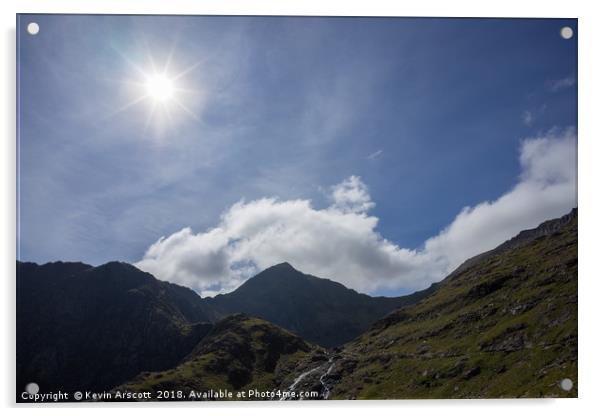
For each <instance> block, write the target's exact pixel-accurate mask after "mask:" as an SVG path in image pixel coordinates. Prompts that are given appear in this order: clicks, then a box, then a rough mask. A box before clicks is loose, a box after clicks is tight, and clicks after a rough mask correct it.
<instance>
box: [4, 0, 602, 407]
mask: <svg viewBox="0 0 602 416" xmlns="http://www.w3.org/2000/svg"><path fill="white" fill-rule="evenodd" d="M0 8H1V13H0V19H1V21H2V29H3V31H2V35H3V40H2V48H3V51H2V58H3V59H2V65H1V71H2V74H1V78H0V79H1V81H2V89H1V91H3V94H4V97H3V99H2V100H1V101H0V106H1V108H2V111H1V112H0V114H1V116H2V126H3V127H4V129H5V130H4V133H5V134H4V137H3V141H2V149H1V151H0V155H1V158H2V159H1V161H0V166H1V168H0V169H1V171H2V180H1V181H0V192H1V195H2V204H1V208H0V209H1V210H2V215H1V216H0V219H1V221H2V222H1V226H0V230H2V237H3V238H2V239H1V240H0V241H1V242H0V244H1V247H0V255H1V256H2V262H1V263H2V265H3V266H4V267H3V269H2V270H3V273H2V283H3V287H2V289H3V290H2V292H1V293H2V295H3V299H2V302H0V303H1V304H2V310H3V314H2V315H3V319H2V330H3V331H2V332H3V337H2V342H0V348H1V350H2V354H1V355H0V356H1V358H2V366H1V367H0V368H2V370H3V371H2V373H3V374H2V376H1V377H0V397H2V405H3V406H5V407H9V409H8V411H9V412H10V413H12V412H13V411H16V410H17V408H15V406H14V405H11V403H12V399H13V397H14V386H13V382H14V371H15V370H14V352H15V347H14V293H15V292H14V288H15V285H14V269H15V151H16V149H15V81H14V80H15V57H14V56H15V31H14V30H15V14H16V13H41V12H48V13H119V14H238V15H241V14H245V15H263V14H272V15H273V14H276V15H278V14H281V15H282V14H285V15H363V16H389V15H393V16H395V15H397V16H447V17H485V16H486V17H572V18H579V29H578V30H579V36H578V39H579V76H578V79H579V223H580V227H579V263H580V265H579V266H580V267H579V329H580V331H579V396H580V398H579V399H572V400H571V399H567V400H477V401H474V400H472V401H466V400H457V401H448V400H444V401H432V400H427V401H388V402H373V401H370V402H369V401H363V402H332V403H316V402H305V403H296V404H291V403H286V404H282V403H268V404H265V403H235V404H228V403H204V404H192V405H191V404H184V403H176V404H163V403H154V404H142V405H136V404H131V405H120V404H110V405H108V406H105V407H98V406H93V405H88V406H85V407H86V409H85V411H86V412H91V413H95V414H104V413H106V411H107V410H108V409H110V411H111V413H113V412H115V413H117V414H128V413H130V412H132V411H143V412H144V413H149V414H164V413H166V412H168V411H169V410H168V409H174V408H175V409H177V412H181V411H185V412H191V413H192V412H194V413H195V414H198V413H199V412H210V413H211V414H214V413H233V412H236V413H240V412H241V411H244V412H245V413H248V414H250V415H255V414H256V415H265V414H266V413H270V414H272V413H273V414H282V413H286V414H303V415H307V414H308V413H312V414H313V413H316V412H318V413H326V414H331V413H332V412H337V413H338V412H344V413H345V414H365V413H366V412H367V411H371V410H376V411H378V412H379V413H382V414H396V415H399V414H400V413H408V414H417V413H420V414H421V416H422V414H425V413H426V414H431V413H433V414H442V413H444V414H445V415H446V416H447V415H462V416H467V415H471V414H476V415H479V416H482V415H483V414H484V412H486V413H487V415H488V416H489V415H498V414H499V415H504V416H506V415H507V414H508V413H519V414H520V413H525V412H536V413H540V412H541V413H544V412H545V414H546V415H563V416H566V415H567V413H569V412H571V413H573V414H576V413H575V412H578V413H579V414H591V413H594V411H595V410H594V409H596V410H599V408H600V407H601V406H600V400H599V399H598V397H599V394H598V391H597V389H598V388H599V386H601V383H600V379H601V375H602V374H601V372H600V370H601V368H600V358H599V356H600V355H601V354H602V352H601V351H600V346H601V342H600V341H601V336H600V334H599V332H598V331H599V329H600V324H599V319H598V317H599V316H600V309H599V308H597V307H596V306H597V305H598V304H599V303H600V298H601V297H602V285H601V284H600V279H601V278H602V276H601V275H600V273H599V268H600V266H599V261H597V260H599V258H598V257H599V254H598V251H599V247H601V244H600V242H599V241H600V238H602V232H601V231H602V230H601V227H600V224H601V221H600V217H601V216H602V206H601V205H602V204H601V197H600V195H601V194H602V193H601V192H600V189H602V186H601V185H600V182H601V181H600V179H602V174H601V172H600V165H602V160H601V159H602V149H601V145H600V143H601V140H602V134H600V133H601V131H600V128H599V124H598V123H597V117H599V113H600V111H601V109H602V106H601V104H600V97H602V94H601V93H602V89H601V85H600V74H602V65H601V57H600V56H601V54H600V53H599V52H598V51H599V50H600V49H599V48H600V45H599V43H600V40H602V19H601V14H600V12H599V11H598V10H596V8H595V2H593V1H582V2H578V1H577V0H571V1H569V0H566V1H556V0H553V1H546V2H526V1H524V0H505V1H498V2H496V3H495V4H493V3H492V2H487V1H468V0H454V1H445V0H441V1H434V0H430V1H425V0H423V1H413V2H402V1H397V2H394V1H381V0H369V1H352V0H346V1H345V0H340V1H327V0H306V1H282V0H280V1H278V0H273V1H267V0H257V1H251V0H238V1H234V0H232V1H231V0H220V1H212V2H209V1H202V0H196V1H195V0H169V1H161V0H130V1H123V0H85V1H81V0H54V1H52V2H50V1H30V0H22V1H3V2H0ZM81 407H82V405H79V406H78V405H60V406H56V405H49V406H46V407H43V408H42V409H44V411H47V412H48V413H51V414H59V415H63V414H75V413H78V414H79V413H81V411H82V409H81ZM34 408H35V407H32V406H29V407H27V408H25V409H22V410H25V411H27V412H29V411H31V410H33V409H34Z"/></svg>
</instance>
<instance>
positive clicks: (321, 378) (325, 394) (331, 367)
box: [320, 357, 334, 400]
mask: <svg viewBox="0 0 602 416" xmlns="http://www.w3.org/2000/svg"><path fill="white" fill-rule="evenodd" d="M328 364H330V365H329V366H328V370H326V372H325V373H324V374H322V375H321V376H320V383H321V384H322V387H324V392H323V393H322V398H323V399H324V400H326V399H328V396H329V395H330V389H329V388H328V386H327V385H326V383H325V382H324V378H325V377H326V376H327V375H328V374H330V372H331V371H332V369H333V368H334V360H333V358H332V357H330V358H329V359H328Z"/></svg>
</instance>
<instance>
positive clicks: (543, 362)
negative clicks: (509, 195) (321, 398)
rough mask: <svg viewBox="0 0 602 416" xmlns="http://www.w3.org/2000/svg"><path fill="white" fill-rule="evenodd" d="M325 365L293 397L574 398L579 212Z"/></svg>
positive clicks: (470, 271)
mask: <svg viewBox="0 0 602 416" xmlns="http://www.w3.org/2000/svg"><path fill="white" fill-rule="evenodd" d="M331 359H332V361H333V364H334V365H332V368H330V367H328V368H327V367H326V366H325V365H322V367H321V368H320V369H319V371H316V372H315V373H314V374H313V375H311V376H307V377H305V380H304V382H303V383H299V388H307V387H308V386H311V385H314V386H315V385H318V384H317V380H316V378H317V377H320V378H321V380H322V381H323V382H325V383H324V385H325V386H327V388H328V389H329V390H330V391H329V393H330V397H331V398H336V399H348V398H357V399H409V398H488V397H489V398H491V397H576V396H577V387H578V386H577V211H576V210H573V212H571V213H570V214H568V215H567V216H565V217H562V218H560V219H558V220H554V221H548V222H546V223H544V224H542V225H541V226H540V227H538V228H537V229H535V230H530V231H527V232H523V233H521V234H519V236H518V237H517V238H515V239H513V240H510V241H509V242H507V243H504V244H503V245H501V246H500V247H499V248H498V249H496V250H494V251H492V252H490V253H489V254H488V255H486V256H480V257H477V258H476V259H474V260H471V261H469V262H467V263H466V264H465V265H463V266H462V267H461V268H459V269H458V270H457V271H456V272H454V273H452V274H451V275H450V276H449V277H448V278H446V279H445V280H444V281H442V282H441V283H440V285H439V287H438V289H437V290H436V291H435V292H434V293H432V294H431V295H430V296H428V297H427V298H425V299H423V300H422V301H421V302H419V303H418V304H415V305H411V306H407V307H403V308H400V309H398V310H396V311H395V312H393V313H391V314H389V315H388V316H387V317H385V318H383V319H381V320H379V321H378V322H376V323H375V324H374V325H373V326H372V327H371V329H370V330H369V331H367V332H366V333H364V334H363V335H362V336H361V337H359V338H358V339H356V340H354V341H352V342H350V343H348V344H347V345H345V346H344V348H342V349H339V350H337V351H335V352H334V353H333V354H332V356H331ZM308 369H311V366H308V367H306V368H305V369H302V370H305V371H307V370H308ZM565 378H568V379H570V380H571V381H572V382H573V387H572V388H571V389H570V390H569V391H565V390H563V389H562V388H561V387H560V382H561V380H563V379H565Z"/></svg>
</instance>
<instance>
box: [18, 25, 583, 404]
mask: <svg viewBox="0 0 602 416" xmlns="http://www.w3.org/2000/svg"><path fill="white" fill-rule="evenodd" d="M577 36H578V30H577V20H576V19H503V18H470V19H464V18H405V17H369V18H368V17H300V16H188V15H185V16H184V15H183V16H175V15H172V16H158V15H156V16H153V15H61V14H40V15H34V14H21V15H18V16H17V96H18V97H17V118H18V120H17V133H18V137H17V149H18V154H17V166H18V174H17V181H18V183H17V192H18V195H17V201H18V213H17V214H18V225H17V231H18V233H17V259H16V261H17V276H16V278H17V293H16V297H17V323H16V326H17V345H16V360H17V373H16V394H17V397H16V400H17V401H18V402H54V401H103V402H109V401H205V400H351V399H438V398H458V399H461V398H462V399H465V398H524V397H528V398H543V397H576V396H577V391H578V389H577V388H578V383H577V380H578V379H577V218H578V216H577V152H576V151H577Z"/></svg>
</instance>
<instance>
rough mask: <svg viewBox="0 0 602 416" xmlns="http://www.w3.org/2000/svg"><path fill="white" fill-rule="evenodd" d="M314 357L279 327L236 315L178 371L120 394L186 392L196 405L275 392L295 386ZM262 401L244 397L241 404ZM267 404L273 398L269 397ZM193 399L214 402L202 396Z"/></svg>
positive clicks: (145, 378)
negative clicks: (216, 395) (298, 372)
mask: <svg viewBox="0 0 602 416" xmlns="http://www.w3.org/2000/svg"><path fill="white" fill-rule="evenodd" d="M314 351H316V347H313V346H311V345H310V344H308V343H307V342H305V341H304V340H303V339H301V338H300V337H298V336H296V335H294V334H292V333H290V332H288V331H286V330H284V329H282V328H279V327H278V326H276V325H274V324H271V323H269V322H267V321H264V320H262V319H259V318H253V317H249V316H246V315H243V314H234V315H231V316H228V317H227V318H225V319H223V320H221V321H220V322H218V323H217V324H216V325H215V326H214V327H213V329H212V330H211V332H209V334H207V336H206V337H205V338H204V339H203V340H202V341H201V342H200V343H199V344H198V345H197V346H196V347H195V348H194V350H193V351H192V352H191V353H190V354H189V355H188V356H187V357H186V358H185V359H184V360H183V361H182V362H181V363H180V364H179V365H178V366H177V367H175V368H173V369H171V370H168V371H163V372H145V373H142V374H140V375H139V376H138V377H136V378H135V379H134V380H132V381H130V382H128V383H126V384H124V385H122V386H119V387H117V388H116V389H115V390H114V392H117V391H128V392H134V393H140V392H152V393H153V394H154V395H156V394H158V393H159V392H165V391H174V390H179V391H182V392H183V396H182V397H180V399H182V398H184V399H191V397H190V396H189V394H190V392H208V391H210V390H214V391H218V390H220V389H221V390H222V391H224V392H225V391H230V392H233V393H234V395H236V393H237V392H241V391H242V392H248V391H249V390H257V391H258V393H261V392H263V393H266V392H271V391H272V390H273V389H274V388H275V387H277V386H279V385H280V384H282V383H284V382H285V381H287V382H290V381H291V380H292V377H293V374H294V372H295V369H296V368H297V366H298V365H299V363H300V362H304V359H307V357H308V356H309V355H310V352H314ZM260 398H262V397H259V396H258V397H249V396H245V397H238V399H239V400H240V399H260ZM266 398H268V399H269V398H270V397H269V396H267V397H266V396H264V397H263V399H266ZM275 398H278V396H275ZM173 399H178V397H174V398H173ZM192 399H196V400H211V399H212V398H211V397H203V396H200V397H193V398H192ZM232 399H237V397H236V396H233V397H232Z"/></svg>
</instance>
